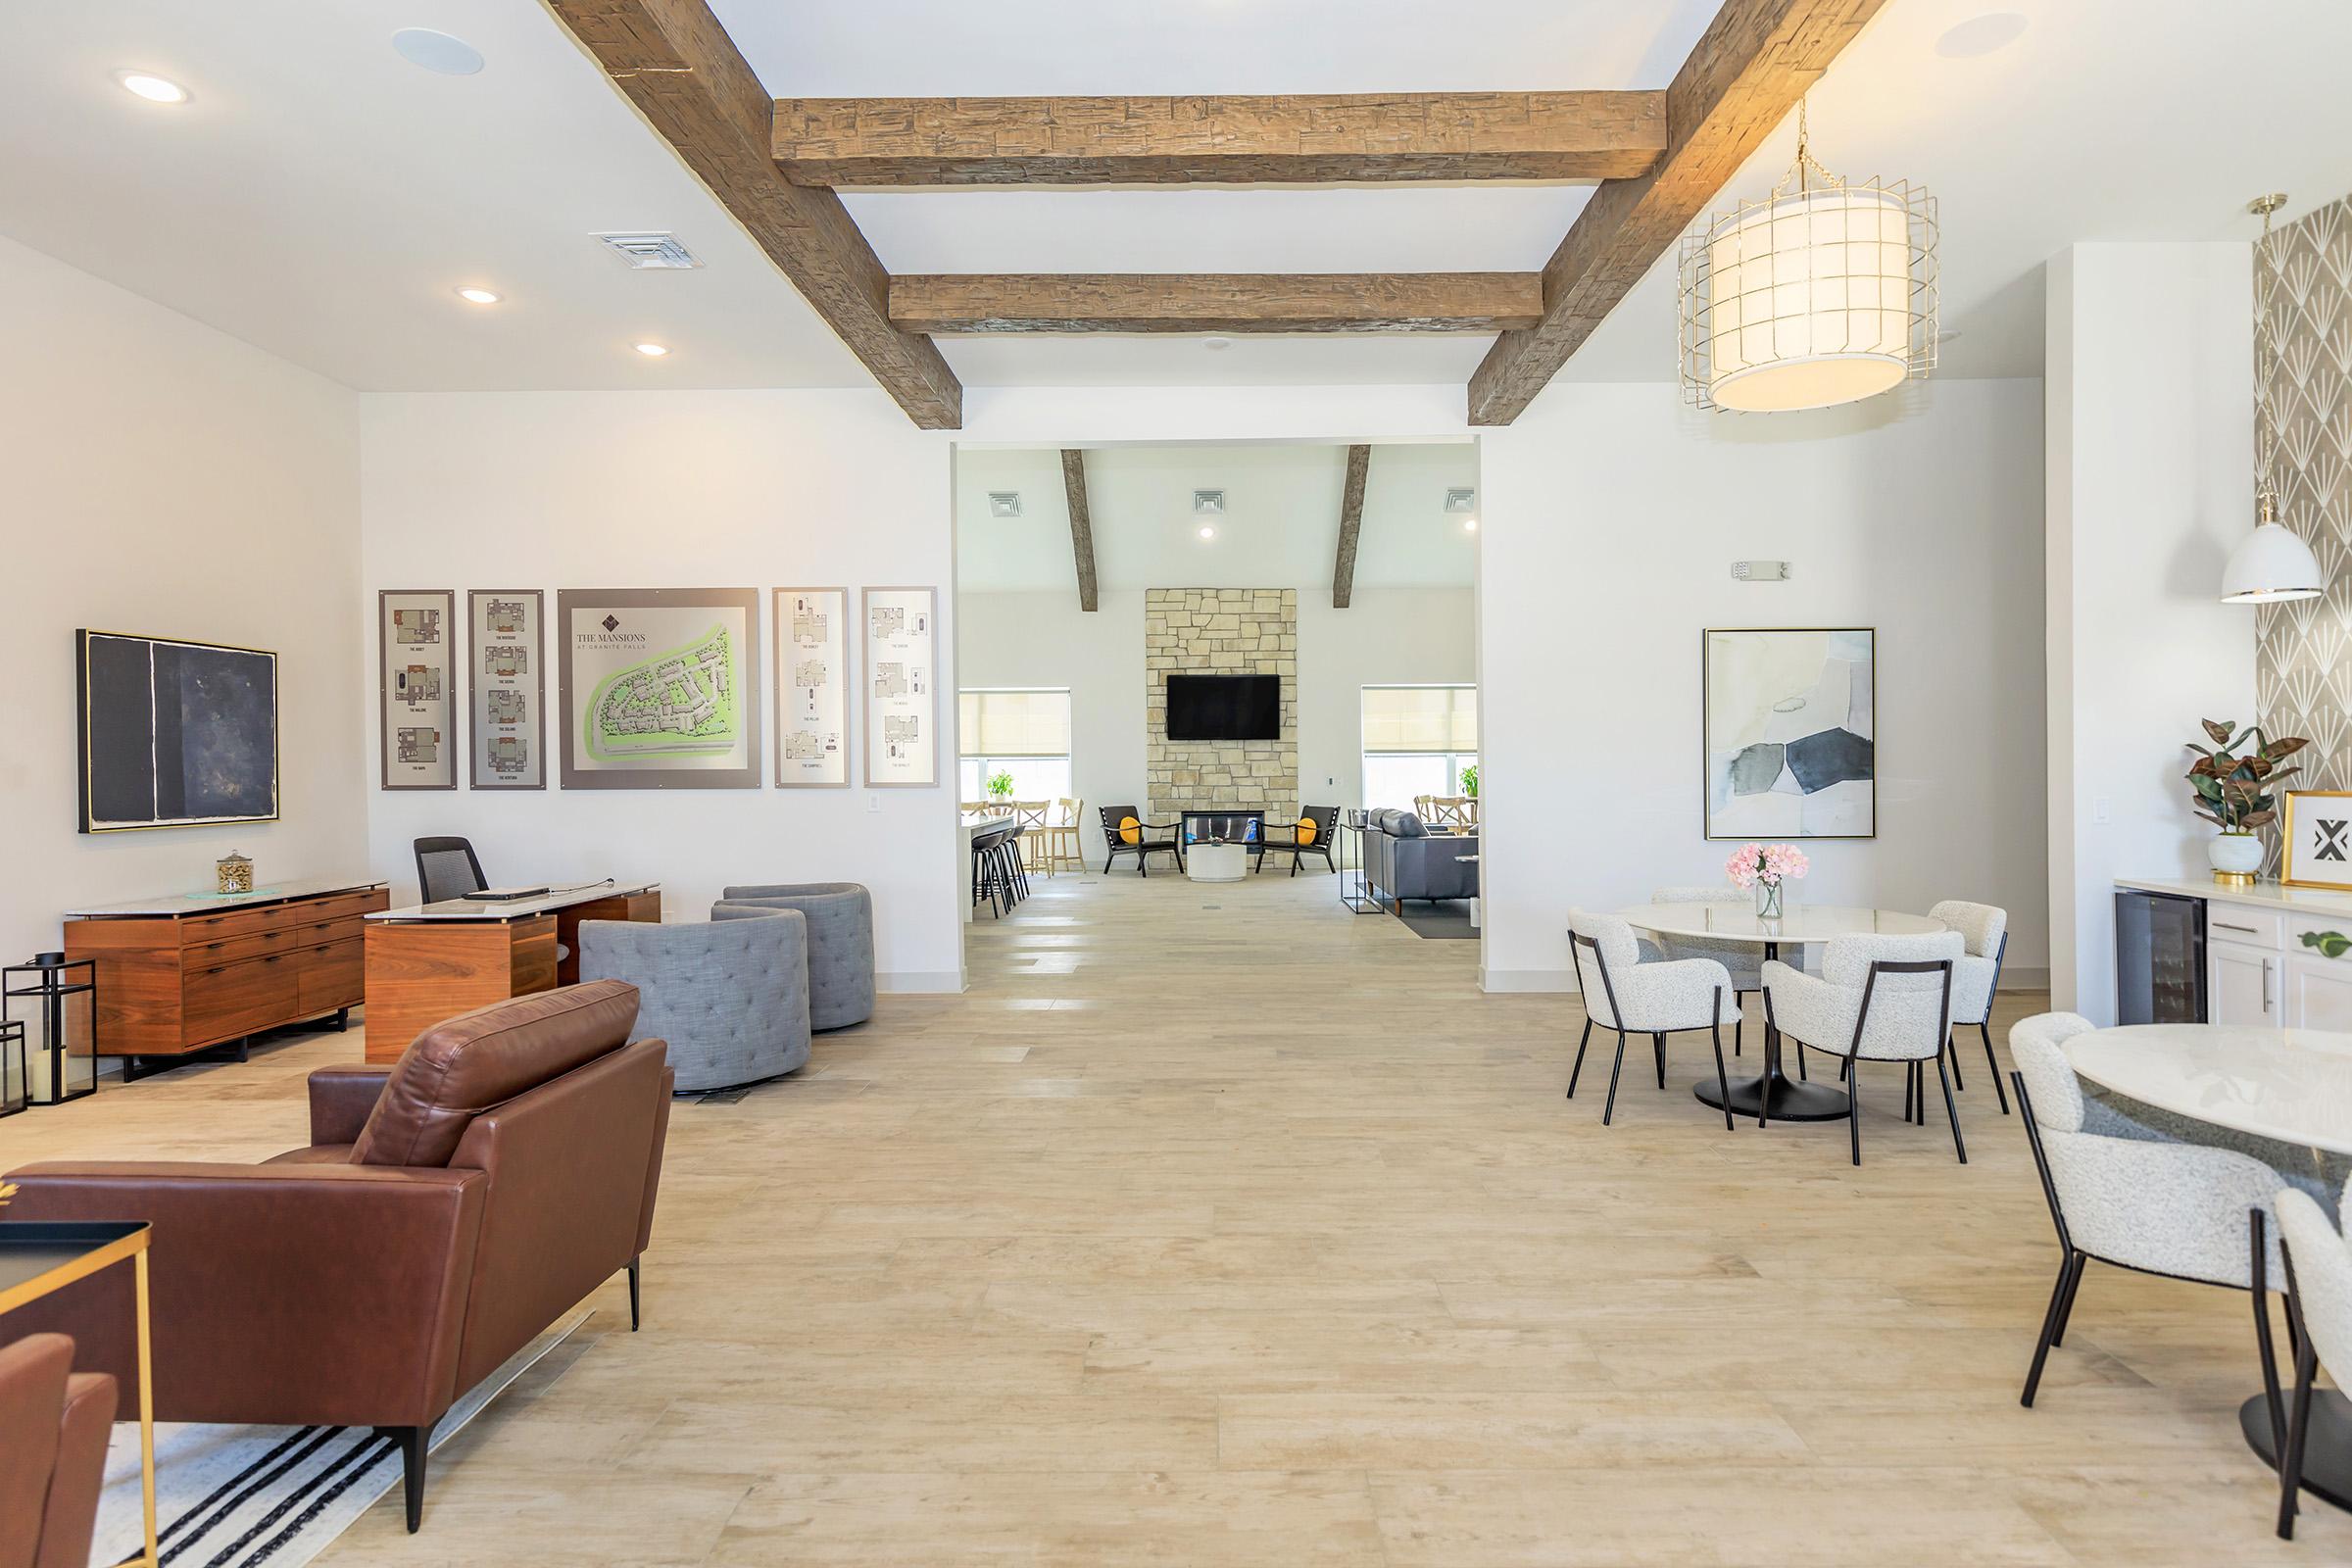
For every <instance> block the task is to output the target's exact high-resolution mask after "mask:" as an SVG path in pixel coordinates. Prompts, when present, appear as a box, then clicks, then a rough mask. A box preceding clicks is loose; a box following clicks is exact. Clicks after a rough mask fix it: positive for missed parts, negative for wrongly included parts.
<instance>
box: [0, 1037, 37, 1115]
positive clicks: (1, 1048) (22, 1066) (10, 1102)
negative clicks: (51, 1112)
mask: <svg viewBox="0 0 2352 1568" xmlns="http://www.w3.org/2000/svg"><path fill="white" fill-rule="evenodd" d="M11 1046H14V1047H15V1048H16V1051H15V1053H14V1055H15V1066H14V1067H13V1068H12V1067H11V1066H10V1055H11V1053H10V1051H9V1048H10V1047H11ZM31 1104H32V1062H31V1060H30V1058H28V1057H27V1056H26V1055H25V1026H24V1025H23V1024H21V1023H15V1022H10V1023H0V1116H14V1115H15V1114H16V1113H17V1112H18V1111H20V1110H25V1109H26V1108H28V1107H29V1106H30V1105H31Z"/></svg>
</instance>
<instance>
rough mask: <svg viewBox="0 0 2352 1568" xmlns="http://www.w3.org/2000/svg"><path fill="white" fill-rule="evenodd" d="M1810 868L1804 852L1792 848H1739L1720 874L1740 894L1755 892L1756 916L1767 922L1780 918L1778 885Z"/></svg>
mask: <svg viewBox="0 0 2352 1568" xmlns="http://www.w3.org/2000/svg"><path fill="white" fill-rule="evenodd" d="M1812 868H1813V863H1812V862H1811V861H1810V860H1808V859H1806V858H1805V852H1804V851H1802V850H1800V849H1798V848H1797V847H1796V846H1795V845H1793V844H1742V845H1740V847H1739V848H1738V849H1736V850H1734V851H1733V852H1732V858H1730V859H1728V860H1726V861H1724V862H1723V874H1724V875H1725V876H1728V877H1730V878H1731V879H1732V886H1734V887H1736V888H1738V889H1739V890H1740V892H1742V893H1745V892H1746V891H1748V890H1749V889H1750V888H1753V889H1754V890H1755V894H1756V912H1757V913H1758V914H1759V915H1761V916H1763V917H1764V918H1765V919H1768V920H1776V919H1779V918H1780V914H1781V884H1782V883H1783V882H1785V881H1792V880H1794V879H1795V878H1797V877H1801V876H1803V875H1804V874H1805V873H1806V872H1807V871H1810V870H1811V869H1812Z"/></svg>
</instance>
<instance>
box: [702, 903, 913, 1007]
mask: <svg viewBox="0 0 2352 1568" xmlns="http://www.w3.org/2000/svg"><path fill="white" fill-rule="evenodd" d="M757 909H798V910H799V911H800V912H801V914H802V915H803V917H805V918H806V919H807V920H808V922H809V1027H810V1028H812V1029H846V1028H848V1027H849V1026H850V1025H851V1024H854V1023H863V1022H865V1020H866V1019H868V1018H870V1017H872V1016H873V1015H874V901H873V896H872V895H871V894H869V893H867V892H866V891H865V889H864V888H862V887H860V886H859V885H858V884H857V883H855V882H799V883H793V882H762V883H747V884H744V885H742V886H739V887H731V888H726V889H723V890H721V891H720V893H719V901H718V903H716V904H714V905H712V906H711V919H713V920H727V919H733V918H735V917H737V916H739V915H741V914H744V913H747V912H750V911H752V910H757Z"/></svg>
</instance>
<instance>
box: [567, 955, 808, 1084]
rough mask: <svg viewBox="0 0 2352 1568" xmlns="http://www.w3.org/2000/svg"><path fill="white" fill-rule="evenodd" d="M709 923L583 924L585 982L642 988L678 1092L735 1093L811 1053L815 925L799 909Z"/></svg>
mask: <svg viewBox="0 0 2352 1568" xmlns="http://www.w3.org/2000/svg"><path fill="white" fill-rule="evenodd" d="M753 912H756V913H757V914H759V915H760V916H761V918H759V919H734V920H723V921H721V920H713V921H711V923H710V924H708V925H694V924H680V925H656V924H652V923H650V922H645V921H635V920H583V921H581V922H580V978H581V979H582V980H583V981H586V980H625V981H627V982H628V983H629V984H631V985H633V986H635V987H636V988H637V995H638V1003H637V1026H636V1033H635V1037H634V1038H637V1039H641V1040H666V1041H668V1042H669V1064H670V1066H671V1067H672V1068H673V1069H674V1070H675V1071H676V1073H677V1075H678V1081H677V1086H676V1087H677V1092H678V1093H679V1094H682V1095H683V1094H690V1093H694V1092H697V1091H700V1090H708V1089H733V1088H737V1087H740V1086H741V1085H744V1084H755V1083H759V1082H760V1081H761V1080H763V1079H768V1078H775V1077H780V1076H782V1075H783V1074H785V1073H788V1072H791V1071H792V1070H793V1069H794V1068H796V1067H799V1066H800V1065H801V1064H802V1063H804V1062H806V1061H807V1060H808V1059H809V927H808V924H807V922H806V921H804V920H803V919H802V918H801V916H800V913H799V912H798V911H797V910H792V909H760V910H758V911H753Z"/></svg>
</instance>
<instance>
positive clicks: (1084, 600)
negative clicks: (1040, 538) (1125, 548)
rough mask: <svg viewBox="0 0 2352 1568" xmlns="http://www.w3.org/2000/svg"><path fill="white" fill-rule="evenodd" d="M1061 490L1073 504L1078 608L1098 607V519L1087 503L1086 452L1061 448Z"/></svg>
mask: <svg viewBox="0 0 2352 1568" xmlns="http://www.w3.org/2000/svg"><path fill="white" fill-rule="evenodd" d="M1061 490H1062V494H1063V495H1064V496H1065V497H1066V498H1067V499H1068V501H1069V504H1070V552H1071V554H1072V555H1074V556H1076V557H1077V558H1078V608H1079V609H1080V610H1092V609H1094V608H1095V603H1096V599H1095V522H1094V515H1093V514H1092V513H1091V512H1089V511H1088V509H1087V505H1086V454H1085V453H1084V452H1081V451H1078V450H1077V449H1076V448H1073V447H1063V448H1062V449H1061Z"/></svg>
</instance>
